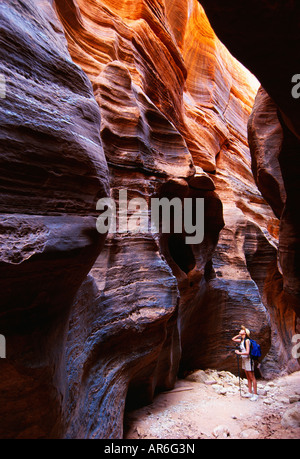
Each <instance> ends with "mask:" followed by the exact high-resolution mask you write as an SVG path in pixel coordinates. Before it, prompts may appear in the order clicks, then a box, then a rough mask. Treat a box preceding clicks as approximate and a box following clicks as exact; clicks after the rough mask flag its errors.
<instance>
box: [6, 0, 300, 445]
mask: <svg viewBox="0 0 300 459" xmlns="http://www.w3.org/2000/svg"><path fill="white" fill-rule="evenodd" d="M227 3H228V4H227V6H226V5H225V4H224V2H221V1H218V0H210V1H203V2H201V1H200V2H198V1H197V0H172V1H171V0H137V1H134V2H133V1H132V0H126V1H123V2H119V3H118V2H116V1H114V0H53V1H52V0H34V2H32V1H29V0H22V1H21V2H20V1H15V0H3V1H2V2H1V4H0V24H1V47H0V55H1V59H0V125H1V130H0V133H1V156H0V157H1V166H0V177H1V185H0V206H1V207H0V239H1V252H0V285H1V292H2V295H1V299H0V337H1V339H0V346H1V348H0V357H1V358H0V371H1V375H2V376H1V381H0V404H1V407H2V408H1V410H0V411H1V414H0V438H3V439H8V438H17V439H21V438H33V439H40V438H50V439H54V438H63V439H82V438H84V439H123V438H124V436H125V437H126V436H127V438H129V437H128V435H131V434H133V435H134V436H135V437H134V438H136V436H137V437H138V438H144V437H145V436H146V437H147V435H148V433H147V432H146V430H147V429H146V427H145V426H144V427H143V426H141V425H135V428H136V429H137V430H135V433H133V432H131V433H130V434H129V433H128V432H129V431H130V428H131V427H129V425H128V423H127V421H128V420H129V417H128V416H129V414H128V413H129V411H128V407H129V406H131V408H133V407H134V405H136V406H139V407H141V406H142V407H143V408H139V409H141V410H142V411H141V412H140V414H141V415H142V414H144V413H147V410H150V412H151V415H152V414H153V412H152V411H151V410H152V408H151V407H152V405H151V404H152V403H156V402H155V401H154V400H157V396H158V394H162V398H163V402H162V404H163V405H164V403H165V400H164V397H165V396H166V393H169V394H170V397H171V399H172V397H173V395H174V394H177V395H178V394H179V393H180V394H181V392H174V390H176V389H178V388H180V387H181V386H182V387H183V386H184V387H189V386H190V384H192V383H193V384H192V386H193V390H186V391H183V393H185V395H187V394H189V395H190V396H191V398H190V402H189V403H193V400H194V401H195V400H196V399H197V400H198V401H199V403H200V405H201V403H202V405H201V406H202V408H203V407H205V406H206V404H208V405H207V406H210V405H209V401H210V400H212V395H213V394H215V392H214V391H215V388H213V386H215V384H213V385H211V386H210V385H205V384H204V383H202V382H199V381H198V382H197V381H191V379H190V380H189V379H188V378H191V375H195V374H196V375H200V374H202V373H201V372H204V371H214V372H217V373H215V375H216V378H219V379H220V378H221V379H222V377H221V376H220V375H222V374H226V375H227V376H228V378H229V380H230V381H229V382H231V383H232V384H233V385H232V386H231V387H234V382H236V379H234V378H236V375H237V372H238V368H237V359H236V355H235V353H234V351H233V347H232V341H231V338H232V336H234V335H235V334H236V333H237V332H238V330H239V329H240V327H241V325H242V324H244V325H245V326H247V327H248V328H249V329H250V331H251V336H252V337H253V338H254V339H255V340H256V341H257V342H258V343H259V344H260V346H261V350H262V358H261V367H260V373H261V379H262V381H263V382H262V384H263V385H264V386H266V385H267V384H269V386H268V387H272V386H271V385H270V383H271V381H280V382H282V381H285V380H284V379H281V378H290V379H287V380H286V381H291V386H289V387H291V392H293V394H292V393H290V394H287V395H286V397H287V398H288V397H289V396H292V395H294V396H295V397H296V396H297V393H296V392H297V391H296V389H295V387H294V385H295V384H296V383H295V381H298V380H297V377H298V376H299V370H300V366H299V345H298V343H299V341H300V323H299V317H300V273H299V270H300V262H299V246H300V243H299V234H300V231H299V222H298V219H297V212H298V202H299V199H298V196H299V180H298V175H299V174H298V172H299V165H300V163H299V155H298V142H299V138H300V128H299V127H298V124H299V117H298V113H299V108H298V104H299V101H298V100H297V98H295V97H293V94H295V91H294V92H292V89H293V85H292V84H291V81H292V77H293V75H295V74H297V71H299V70H298V69H297V68H296V66H294V64H293V58H294V57H293V56H295V54H297V53H298V52H299V51H298V48H299V47H296V46H295V45H293V46H292V44H291V43H297V42H298V41H299V36H298V35H299V32H298V28H297V27H296V25H297V21H299V20H300V14H299V11H298V7H297V6H295V5H294V2H287V4H286V5H285V6H281V4H280V5H279V4H278V5H277V4H276V5H275V6H274V7H273V6H270V5H269V2H263V5H262V4H261V3H262V2H258V1H255V2H254V3H255V4H256V8H257V13H259V15H258V17H257V14H256V13H255V9H254V10H253V11H249V10H248V8H247V5H246V4H247V2H244V3H243V5H241V3H240V2H235V1H233V0H232V1H230V2H227ZM279 3H280V2H279ZM239 15H240V16H239ZM222 18H224V20H223V19H222ZM279 23H280V27H277V28H275V26H274V27H273V26H272V24H277V25H278V24H279ZM253 24H256V25H257V27H253ZM275 30H276V33H275ZM274 34H275V36H274ZM291 35H292V39H291ZM264 36H266V37H269V38H266V39H264V38H263V37H264ZM252 40H253V41H252ZM272 40H276V41H275V42H272ZM274 43H277V45H278V46H276V47H275V46H273V44H274ZM291 47H292V48H293V50H291ZM266 56H267V57H268V59H267V58H266ZM278 62H281V63H282V65H281V64H280V65H279V67H278V69H279V70H278V72H279V73H280V75H277V76H276V78H271V76H272V75H271V74H272V71H273V70H274V68H276V65H277V63H278ZM283 64H284V65H283ZM299 79H300V77H299ZM294 89H295V88H294ZM155 203H156V204H157V203H159V205H161V207H160V209H159V210H158V211H157V215H156V217H158V219H157V220H155V221H154V218H153V214H154V211H153V209H154V207H153V206H154V204H155ZM102 212H103V214H102ZM103 215H105V218H104V216H103ZM153 221H154V223H153ZM199 372H200V373H199ZM223 372H225V373H223ZM294 377H295V379H293V378H294ZM230 378H231V379H230ZM220 381H221V380H220ZM220 381H219V382H220ZM227 383H228V381H227ZM227 383H226V384H227ZM222 384H223V382H222ZM222 384H221V385H222ZM274 384H275V383H274ZM229 385H230V384H229ZM235 387H236V386H235ZM276 387H277V386H276ZM278 387H282V386H280V384H279V386H278ZM261 390H264V388H261ZM278 390H279V389H278ZM269 392H270V391H269ZM279 392H280V391H279ZM279 392H278V393H279ZM172 394H173V395H172ZM177 395H176V397H177ZM194 396H195V397H196V399H193V397H194ZM217 396H218V400H219V401H220V402H224V400H226V402H228V403H230V397H229V398H226V396H225V398H224V397H223V396H222V394H217ZM280 396H282V398H284V396H285V394H283V395H282V394H281V395H280ZM166 397H167V396H166ZM176 397H175V398H176ZM180 397H181V395H180ZM222 397H223V398H222ZM232 397H235V399H238V394H232ZM266 399H268V397H267V398H266ZM178 400H179V399H177V398H176V400H175V401H174V404H173V401H172V400H171V405H169V401H168V402H167V403H168V405H167V408H168V409H171V408H170V407H172V409H173V411H174V412H175V411H176V406H177V402H178ZM179 401H180V406H181V407H182V406H184V403H183V402H184V399H183V398H180V400H179ZM236 401H237V404H238V406H242V401H241V400H236ZM157 403H158V405H157V406H155V407H154V411H155V412H156V410H158V411H157V412H158V413H159V416H160V413H163V411H160V408H159V403H160V401H159V402H157ZM259 403H260V405H258V406H261V407H266V404H264V402H263V401H260V402H259ZM284 403H285V402H282V404H281V405H280V406H279V407H278V410H279V411H278V410H277V412H276V414H274V413H273V414H274V416H275V417H276V416H279V414H280V416H281V415H282V416H283V412H281V411H280V410H283V404H284ZM240 404H241V405H240ZM292 404H293V407H296V408H297V407H298V406H299V405H297V401H294V402H293V403H292ZM149 406H150V408H147V407H149ZM153 406H154V405H153ZM220 406H222V405H220ZM243 406H244V405H243ZM284 407H285V408H287V406H284ZM202 408H201V409H202ZM253 409H254V408H253ZM179 412H180V410H179ZM124 413H125V420H124ZM270 413H271V412H270ZM270 413H269V414H270ZM278 413H279V414H278ZM269 414H268V415H269ZM271 414H272V413H271ZM271 414H270V416H271ZM255 415H257V416H262V414H261V413H258V414H255ZM176 416H177V415H176ZM141 419H142V418H141ZM150 419H151V418H150ZM270 419H271V418H270ZM274 419H275V418H274ZM278 419H279V418H278V417H276V420H278ZM280 419H281V418H280ZM177 420H178V419H177ZM158 421H159V422H163V420H162V419H158ZM178 422H179V421H178ZM197 422H198V421H197ZM230 422H232V420H231V421H230ZM276 422H277V421H276ZM280 422H281V421H280ZM124 426H125V431H124ZM209 426H210V427H212V429H209V431H206V430H205V429H202V430H201V429H200V430H201V431H200V430H197V428H196V427H195V424H193V426H192V428H191V431H190V432H189V433H188V434H186V435H190V436H193V435H195V438H198V437H197V435H198V436H200V437H201V438H202V436H203V437H205V436H206V437H210V436H211V435H213V434H212V432H213V429H214V428H215V427H217V426H211V425H210V424H209ZM148 427H149V426H148ZM148 427H147V428H148ZM158 427H159V426H157V425H156V427H155V428H158ZM183 427H184V429H186V426H184V425H183ZM163 428H164V427H163V426H162V429H163ZM128 429H129V430H128ZM138 429H140V430H138ZM145 429H146V430H145ZM149 429H150V427H149ZM169 429H171V426H169ZM184 429H179V430H178V432H177V433H178V435H185V434H184ZM280 429H281V428H280ZM280 429H279V430H280ZM279 430H278V432H279ZM139 431H140V432H143V433H139ZM149 432H150V431H149ZM163 432H165V431H164V430H162V435H163ZM241 432H242V430H239V431H234V433H232V434H231V436H232V435H240V434H241ZM285 433H287V431H284V430H280V432H279V433H278V435H285ZM165 434H166V435H169V434H168V433H165ZM269 434H270V432H269V433H268V432H266V431H264V432H259V435H265V437H263V438H267V436H268V435H269ZM149 435H150V433H149ZM254 435H256V434H254ZM293 435H298V431H297V428H296V430H295V432H294V433H293ZM200 437H199V438H200ZM130 438H131V437H130ZM166 438H169V437H166Z"/></svg>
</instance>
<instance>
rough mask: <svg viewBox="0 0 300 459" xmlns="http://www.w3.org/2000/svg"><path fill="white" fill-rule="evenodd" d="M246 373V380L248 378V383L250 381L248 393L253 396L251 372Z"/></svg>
mask: <svg viewBox="0 0 300 459" xmlns="http://www.w3.org/2000/svg"><path fill="white" fill-rule="evenodd" d="M245 373H246V378H247V381H248V391H249V394H251V393H252V378H251V371H247V370H245Z"/></svg>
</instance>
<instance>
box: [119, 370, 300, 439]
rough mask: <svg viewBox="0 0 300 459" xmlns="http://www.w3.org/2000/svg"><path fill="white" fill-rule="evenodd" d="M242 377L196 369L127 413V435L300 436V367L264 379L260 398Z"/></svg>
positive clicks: (297, 437)
mask: <svg viewBox="0 0 300 459" xmlns="http://www.w3.org/2000/svg"><path fill="white" fill-rule="evenodd" d="M240 383H241V385H239V379H238V378H237V377H236V376H234V375H233V374H231V373H229V372H226V371H215V370H206V371H203V370H199V371H196V372H194V373H192V374H190V375H189V376H188V377H186V378H185V379H182V380H178V381H177V383H176V386H175V388H174V389H173V390H171V391H168V392H164V393H161V394H159V395H158V396H157V397H155V399H154V401H153V403H152V404H150V405H147V406H145V407H142V408H140V409H138V410H135V411H131V412H128V413H126V415H125V423H124V438H128V439H129V438H132V439H139V438H141V439H142V438H149V439H202V438H207V439H230V438H231V439H300V401H299V399H300V372H296V373H293V374H291V375H287V376H282V377H280V378H277V379H276V380H274V381H262V380H259V381H258V395H259V398H258V400H257V401H256V402H252V401H250V399H249V398H245V395H246V394H247V392H248V389H247V381H246V379H241V381H240Z"/></svg>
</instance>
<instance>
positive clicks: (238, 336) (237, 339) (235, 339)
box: [232, 335, 242, 343]
mask: <svg viewBox="0 0 300 459" xmlns="http://www.w3.org/2000/svg"><path fill="white" fill-rule="evenodd" d="M241 340H242V338H241V336H240V335H236V336H234V337H233V338H232V341H234V342H235V343H240V342H241Z"/></svg>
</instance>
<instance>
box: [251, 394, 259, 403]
mask: <svg viewBox="0 0 300 459" xmlns="http://www.w3.org/2000/svg"><path fill="white" fill-rule="evenodd" d="M256 400H258V395H256V394H254V395H253V396H252V397H251V398H250V401H251V402H256Z"/></svg>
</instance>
